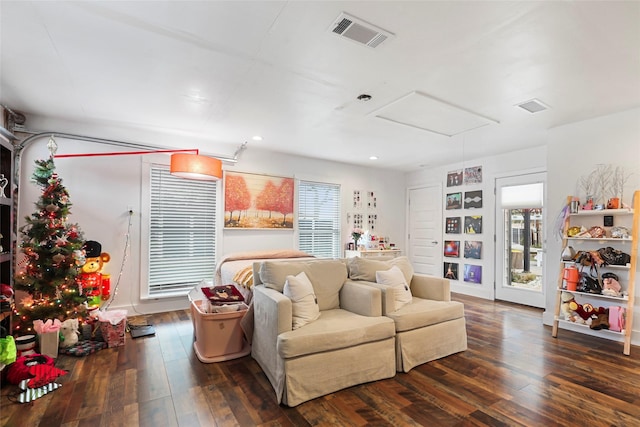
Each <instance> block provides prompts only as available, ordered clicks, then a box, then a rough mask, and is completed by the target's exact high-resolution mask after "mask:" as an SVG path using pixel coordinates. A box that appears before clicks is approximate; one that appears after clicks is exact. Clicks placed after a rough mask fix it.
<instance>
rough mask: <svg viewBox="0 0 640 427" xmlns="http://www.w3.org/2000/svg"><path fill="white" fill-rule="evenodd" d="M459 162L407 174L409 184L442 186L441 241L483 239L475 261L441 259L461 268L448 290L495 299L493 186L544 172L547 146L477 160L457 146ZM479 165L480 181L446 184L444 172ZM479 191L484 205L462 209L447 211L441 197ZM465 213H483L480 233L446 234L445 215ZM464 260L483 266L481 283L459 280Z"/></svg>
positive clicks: (413, 185)
mask: <svg viewBox="0 0 640 427" xmlns="http://www.w3.org/2000/svg"><path fill="white" fill-rule="evenodd" d="M454 142H455V141H454ZM463 143H464V144H473V138H472V134H471V137H470V136H467V137H466V140H465V141H463ZM459 151H460V155H461V161H460V162H458V163H452V164H448V165H443V166H438V167H434V168H429V169H426V170H422V171H418V172H414V173H411V174H408V175H407V186H408V187H419V186H422V185H428V184H434V183H440V184H441V185H442V188H443V194H442V200H443V211H442V218H443V230H442V235H441V241H444V240H460V241H461V245H463V242H464V240H480V241H482V242H483V247H482V259H481V260H478V261H477V262H476V261H475V260H474V261H469V260H465V259H464V258H462V257H460V258H458V259H455V258H446V259H445V258H444V257H443V263H444V261H445V260H446V261H451V262H457V263H458V264H459V268H460V272H459V273H460V274H459V275H460V280H457V281H451V290H452V291H453V292H459V293H462V294H465V295H472V296H477V297H481V298H485V299H494V284H493V283H494V280H495V262H494V259H495V243H494V240H493V235H494V234H495V208H494V206H495V196H494V187H495V180H496V178H499V177H504V176H510V175H519V174H522V173H524V172H529V171H544V170H545V162H546V148H545V146H544V141H540V146H538V147H533V148H530V149H527V150H521V151H514V152H510V153H505V154H501V155H498V156H491V157H483V158H479V159H472V160H471V159H463V158H462V154H463V150H462V149H459ZM474 166H482V174H483V177H482V183H481V184H472V185H463V186H457V187H447V182H446V178H447V173H448V172H450V171H454V170H458V169H464V168H465V167H474ZM473 190H482V195H483V204H482V208H480V209H462V210H446V209H445V203H444V198H445V197H446V194H447V193H455V192H458V191H461V192H462V193H463V195H464V192H465V191H473ZM465 215H469V216H470V215H482V234H474V235H472V234H464V233H462V234H445V233H444V221H445V218H446V217H457V216H459V217H461V218H462V219H463V220H464V216H465ZM465 262H466V263H469V264H477V265H481V266H482V283H481V284H474V283H468V282H464V281H463V280H462V268H463V265H464V264H465Z"/></svg>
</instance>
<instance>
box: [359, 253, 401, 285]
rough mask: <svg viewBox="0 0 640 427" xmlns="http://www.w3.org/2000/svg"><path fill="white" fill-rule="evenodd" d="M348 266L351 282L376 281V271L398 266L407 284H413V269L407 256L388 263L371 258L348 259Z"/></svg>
mask: <svg viewBox="0 0 640 427" xmlns="http://www.w3.org/2000/svg"><path fill="white" fill-rule="evenodd" d="M347 266H348V267H349V278H350V279H351V280H366V281H369V282H375V281H376V271H385V270H389V269H390V268H391V267H393V266H397V267H398V268H399V269H400V270H402V274H404V279H405V280H406V281H407V283H409V284H410V283H411V278H412V277H413V267H412V266H411V263H410V262H409V258H407V257H406V256H400V257H397V258H393V259H390V260H387V261H379V260H375V259H371V258H361V257H353V258H347Z"/></svg>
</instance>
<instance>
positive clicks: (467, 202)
mask: <svg viewBox="0 0 640 427" xmlns="http://www.w3.org/2000/svg"><path fill="white" fill-rule="evenodd" d="M481 207H482V190H476V191H465V193H464V208H465V209H480V208H481Z"/></svg>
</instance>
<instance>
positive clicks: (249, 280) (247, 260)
mask: <svg viewBox="0 0 640 427" xmlns="http://www.w3.org/2000/svg"><path fill="white" fill-rule="evenodd" d="M313 258H315V257H314V256H313V255H310V254H308V253H306V252H303V251H298V250H294V249H280V250H269V251H248V252H238V253H232V254H228V255H225V256H223V257H222V259H221V260H220V262H219V263H218V266H217V267H216V276H215V284H216V285H229V284H233V285H235V286H236V288H238V290H239V291H240V292H241V293H242V296H243V297H244V299H245V301H246V302H247V303H250V302H251V299H252V292H251V288H252V287H253V263H254V262H256V261H264V260H270V261H278V260H280V261H283V260H291V259H299V260H304V259H313Z"/></svg>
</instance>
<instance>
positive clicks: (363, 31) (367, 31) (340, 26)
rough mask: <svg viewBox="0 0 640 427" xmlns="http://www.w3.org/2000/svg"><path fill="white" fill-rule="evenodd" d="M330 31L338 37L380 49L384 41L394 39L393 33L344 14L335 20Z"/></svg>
mask: <svg viewBox="0 0 640 427" xmlns="http://www.w3.org/2000/svg"><path fill="white" fill-rule="evenodd" d="M330 30H331V32H332V33H334V34H337V35H338V36H341V37H345V38H347V39H349V40H351V41H354V42H357V43H360V44H363V45H365V46H369V47H371V48H375V47H378V46H380V44H381V43H382V42H383V41H385V40H387V39H388V38H391V37H393V34H392V33H390V32H388V31H385V30H383V29H382V28H379V27H376V26H375V25H371V24H369V23H368V22H365V21H363V20H362V19H358V18H356V17H354V16H351V15H349V14H347V13H344V12H343V13H341V14H340V16H338V17H337V18H336V19H335V21H334V22H333V24H332V25H331V27H330Z"/></svg>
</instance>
